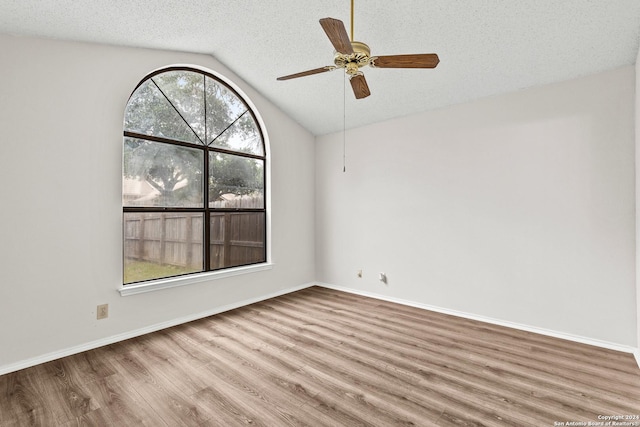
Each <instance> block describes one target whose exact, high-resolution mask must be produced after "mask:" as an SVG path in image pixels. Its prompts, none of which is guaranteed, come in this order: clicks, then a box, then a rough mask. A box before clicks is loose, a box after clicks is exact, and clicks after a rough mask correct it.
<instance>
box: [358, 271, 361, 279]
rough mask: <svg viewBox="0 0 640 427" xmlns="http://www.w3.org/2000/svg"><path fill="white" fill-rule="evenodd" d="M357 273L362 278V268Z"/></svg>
mask: <svg viewBox="0 0 640 427" xmlns="http://www.w3.org/2000/svg"><path fill="white" fill-rule="evenodd" d="M357 274H358V277H359V278H360V279H362V270H358V273H357Z"/></svg>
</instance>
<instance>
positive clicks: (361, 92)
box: [350, 74, 371, 99]
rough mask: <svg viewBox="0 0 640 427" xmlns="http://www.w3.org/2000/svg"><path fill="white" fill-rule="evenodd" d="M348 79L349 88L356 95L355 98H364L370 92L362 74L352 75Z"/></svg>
mask: <svg viewBox="0 0 640 427" xmlns="http://www.w3.org/2000/svg"><path fill="white" fill-rule="evenodd" d="M350 81H351V88H352V89H353V93H354V94H355V95H356V99H362V98H366V97H367V96H369V95H371V92H369V85H368V84H367V81H366V80H365V78H364V76H363V75H362V74H356V75H355V76H352V77H351V79H350Z"/></svg>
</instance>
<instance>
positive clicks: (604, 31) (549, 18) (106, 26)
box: [0, 0, 640, 135]
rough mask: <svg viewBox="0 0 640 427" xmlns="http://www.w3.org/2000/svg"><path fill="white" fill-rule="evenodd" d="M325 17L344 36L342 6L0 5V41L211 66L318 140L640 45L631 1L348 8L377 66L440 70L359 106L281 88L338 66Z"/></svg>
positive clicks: (390, 84) (561, 76) (606, 63)
mask: <svg viewBox="0 0 640 427" xmlns="http://www.w3.org/2000/svg"><path fill="white" fill-rule="evenodd" d="M325 17H332V18H337V19H341V20H342V21H343V22H344V23H345V26H346V27H347V30H348V31H349V26H350V0H323V1H294V0H235V1H229V0H188V1H187V0H181V1H178V0H136V1H130V0H0V32H2V33H11V34H24V35H36V36H44V37H52V38H58V39H66V40H77V41H87V42H98V43H107V44H114V45H125V46H137V47H148V48H158V49H171V50H179V51H186V52H198V53H206V54H211V55H213V56H214V57H215V58H216V59H218V60H219V61H221V62H222V63H224V64H225V65H226V66H228V67H229V68H231V69H232V70H233V71H234V72H236V73H237V74H238V75H239V76H240V77H241V78H243V79H244V80H245V81H246V82H247V83H249V84H250V85H251V86H253V87H254V88H255V89H256V90H258V91H259V92H261V93H262V94H263V95H264V96H265V97H267V98H268V99H270V100H271V101H272V102H273V103H274V104H276V105H278V106H279V107H280V108H282V110H284V111H285V112H286V113H287V114H289V115H290V116H291V117H293V118H294V119H295V120H297V121H298V122H299V123H300V124H301V125H303V126H304V127H305V128H307V129H308V130H309V131H311V132H312V133H314V134H316V135H321V134H326V133H331V132H336V131H339V130H341V129H342V128H343V126H344V125H345V124H346V126H347V127H348V128H351V127H357V126H361V125H365V124H369V123H373V122H379V121H383V120H387V119H390V118H393V117H398V116H403V115H409V114H413V113H416V112H421V111H425V110H430V109H436V108H440V107H443V106H447V105H452V104H456V103H462V102H467V101H471V100H474V99H478V98H481V97H485V96H491V95H496V94H501V93H505V92H511V91H515V90H519V89H523V88H527V87H531V86H536V85H542V84H547V83H552V82H557V81H562V80H567V79H571V78H575V77H579V76H583V75H588V74H593V73H598V72H601V71H604V70H608V69H614V68H617V67H620V66H624V65H630V64H633V63H634V62H635V59H636V55H637V53H638V47H639V40H640V1H638V0H607V1H601V0H562V1H559V0H535V1H534V0H529V1H525V0H427V1H425V0H400V1H397V2H389V1H386V0H355V28H354V38H355V40H359V41H363V42H365V43H367V44H368V45H369V46H370V47H371V50H372V52H371V53H372V55H388V54H406V53H432V52H435V53H437V54H438V55H439V57H440V64H439V65H438V67H437V68H435V69H433V70H420V69H418V70H416V69H408V70H406V69H371V68H365V69H363V71H364V73H365V75H366V78H367V81H368V84H369V88H370V89H371V93H372V95H371V96H369V97H368V98H365V99H361V100H355V99H354V97H353V94H352V92H351V88H350V85H349V83H348V81H345V78H344V72H343V71H342V70H336V71H332V72H328V73H322V74H317V75H313V76H309V77H304V78H300V79H294V80H288V81H276V78H277V77H278V76H282V75H285V74H291V73H295V72H299V71H304V70H308V69H313V68H318V67H322V66H325V65H332V63H333V46H332V45H331V43H330V42H329V40H328V39H327V36H326V35H325V33H324V31H323V30H322V28H321V27H320V25H319V23H318V20H319V19H320V18H325ZM345 85H346V89H345ZM345 95H346V97H345Z"/></svg>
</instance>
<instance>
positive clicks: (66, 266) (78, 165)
mask: <svg viewBox="0 0 640 427" xmlns="http://www.w3.org/2000/svg"><path fill="white" fill-rule="evenodd" d="M0 52H2V61H1V62H2V66H1V67H0V81H2V85H0V125H1V126H0V129H1V130H2V131H1V133H0V182H2V185H1V186H0V203H2V209H0V224H1V225H0V227H1V228H0V242H1V248H2V249H1V254H0V255H1V256H0V264H1V268H0V343H1V344H0V372H2V371H3V370H4V371H7V370H11V369H12V368H16V367H20V366H21V365H24V364H29V363H30V361H31V362H33V361H37V360H38V358H40V357H47V355H51V354H54V353H55V352H64V351H65V350H66V349H69V348H75V347H77V346H83V345H86V344H87V343H92V342H95V341H97V340H101V339H108V338H109V337H113V336H117V335H119V334H125V335H126V334H128V333H131V332H132V331H137V330H139V329H141V328H147V327H150V326H153V325H157V324H161V323H164V322H172V321H174V320H175V319H180V318H183V317H188V316H192V315H194V314H198V313H203V312H207V311H211V310H215V309H216V308H218V307H223V306H226V305H233V304H236V303H238V302H242V301H246V300H250V299H257V298H261V297H262V296H265V295H270V294H274V293H278V292H281V291H283V290H286V289H289V288H292V287H296V286H301V285H305V284H308V283H311V282H313V280H314V275H315V271H314V245H313V239H314V208H313V206H314V195H313V191H314V160H313V156H314V142H315V140H314V137H313V136H312V135H311V134H309V133H308V132H307V131H305V130H304V129H303V128H302V127H300V126H299V125H298V124H296V123H295V122H293V121H292V120H291V119H289V118H288V117H287V116H285V115H284V114H283V113H282V112H281V111H279V110H278V109H277V108H275V107H274V106H273V105H272V104H270V103H269V102H268V101H266V100H265V99H264V98H263V97H262V96H261V95H260V94H258V93H256V92H255V91H254V90H253V89H252V88H250V87H249V86H247V85H246V84H245V83H243V82H242V81H241V80H240V79H239V78H238V77H237V76H235V75H234V74H233V73H232V72H230V71H229V70H228V69H226V68H225V67H224V66H222V65H221V64H220V63H218V62H217V61H215V60H214V59H212V58H211V57H210V56H206V55H196V54H187V53H176V52H166V51H154V50H145V49H129V48H120V47H109V46H102V45H91V44H80V43H68V42H61V41H53V40H44V39H36V38H22V37H12V36H7V35H0ZM176 63H181V64H195V65H198V66H202V67H207V68H209V69H211V70H213V71H215V72H219V73H221V74H222V75H224V76H226V77H228V78H230V79H231V80H233V81H234V82H235V83H236V84H237V85H239V87H240V88H241V90H243V91H244V92H245V93H246V94H247V95H248V96H249V98H250V99H251V100H252V101H253V102H254V104H255V105H256V106H257V109H258V111H259V112H260V113H261V115H262V117H263V119H264V122H265V124H266V130H267V132H268V135H269V137H270V142H271V157H270V159H269V160H270V161H271V166H272V175H271V178H272V182H271V189H272V192H271V197H272V207H273V209H272V212H271V214H272V215H271V219H272V255H273V257H272V259H273V262H274V263H275V266H274V268H273V269H272V270H270V271H264V272H258V273H252V274H248V275H243V276H238V277H233V278H228V279H221V280H216V281H210V282H206V283H201V284H197V285H190V286H185V287H181V288H173V289H168V290H163V291H158V292H152V293H146V294H141V295H135V296H128V297H121V296H120V295H119V293H118V291H117V289H118V288H119V287H120V286H121V284H122V266H121V260H122V242H121V235H122V230H121V217H122V212H121V202H120V198H121V159H122V122H123V112H124V107H125V105H126V102H127V99H128V97H129V95H130V93H131V91H132V90H133V89H134V87H135V85H136V84H137V83H138V82H139V81H140V79H142V77H144V76H145V75H146V74H147V73H148V72H150V71H152V70H154V69H156V68H159V67H162V66H166V65H171V64H176ZM103 303H108V304H109V307H110V317H109V319H106V320H100V321H96V319H95V310H96V305H97V304H103Z"/></svg>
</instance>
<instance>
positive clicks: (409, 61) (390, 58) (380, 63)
mask: <svg viewBox="0 0 640 427" xmlns="http://www.w3.org/2000/svg"><path fill="white" fill-rule="evenodd" d="M438 62H440V59H439V58H438V55H436V54H435V53H422V54H416V55H386V56H378V57H373V58H371V63H370V65H371V66H372V67H376V68H435V67H436V65H438Z"/></svg>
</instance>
